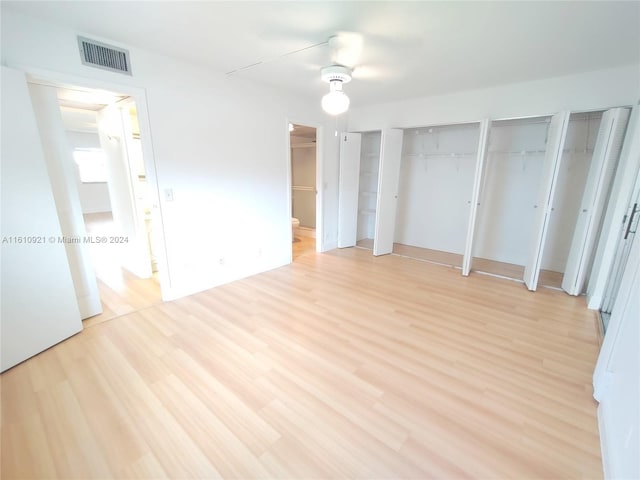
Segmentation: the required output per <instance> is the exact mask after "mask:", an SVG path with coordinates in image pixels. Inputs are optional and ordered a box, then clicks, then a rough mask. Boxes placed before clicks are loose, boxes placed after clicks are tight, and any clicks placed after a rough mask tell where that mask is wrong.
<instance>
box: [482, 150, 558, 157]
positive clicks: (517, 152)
mask: <svg viewBox="0 0 640 480" xmlns="http://www.w3.org/2000/svg"><path fill="white" fill-rule="evenodd" d="M487 153H488V154H489V155H521V156H525V155H544V154H545V153H546V150H514V151H510V150H489V152H487Z"/></svg>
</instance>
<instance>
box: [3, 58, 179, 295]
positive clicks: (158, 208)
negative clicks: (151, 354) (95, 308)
mask: <svg viewBox="0 0 640 480" xmlns="http://www.w3.org/2000/svg"><path fill="white" fill-rule="evenodd" d="M7 66H8V67H9V68H13V69H16V70H20V71H22V72H24V73H25V75H26V77H27V81H29V80H34V81H40V82H42V83H45V84H49V85H53V86H56V87H64V86H73V87H80V88H87V89H93V90H107V91H110V92H117V93H121V94H123V95H128V96H130V97H133V98H134V100H135V102H136V105H137V114H138V123H139V127H140V133H141V134H140V141H141V143H142V154H143V158H144V168H145V174H146V176H147V182H148V184H149V191H150V192H151V193H152V204H153V208H152V209H151V215H152V222H153V223H154V225H157V229H154V230H157V231H156V232H155V238H156V240H157V245H155V244H154V250H156V249H157V252H155V253H156V257H157V258H158V259H160V260H161V262H159V263H160V265H161V266H160V268H159V269H158V277H159V281H160V290H161V293H162V300H163V301H168V300H171V299H172V298H173V294H172V292H171V272H170V268H169V262H168V257H167V249H166V239H165V235H164V231H165V228H164V218H163V214H162V204H161V202H160V198H161V197H160V188H159V185H158V177H157V173H156V172H157V169H156V158H155V155H154V152H153V143H152V141H151V135H152V131H151V124H150V121H149V110H148V103H147V94H146V90H145V89H144V88H140V87H134V86H131V85H127V84H124V83H117V82H112V81H105V80H101V79H94V78H89V77H81V76H79V75H75V74H68V73H61V72H57V71H53V70H47V69H42V68H37V67H32V66H29V65H23V64H9V65H7Z"/></svg>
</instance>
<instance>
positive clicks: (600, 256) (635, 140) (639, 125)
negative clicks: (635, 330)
mask: <svg viewBox="0 0 640 480" xmlns="http://www.w3.org/2000/svg"><path fill="white" fill-rule="evenodd" d="M639 172H640V106H638V105H636V106H635V107H633V111H632V112H631V116H630V118H629V125H628V126H627V133H626V134H625V139H624V146H623V147H622V152H621V153H620V161H619V162H618V167H617V168H616V176H615V179H614V181H613V185H612V186H611V196H610V198H609V203H608V205H607V213H606V214H605V218H604V222H603V224H602V235H601V237H600V240H599V241H598V248H597V250H596V254H595V257H594V261H593V268H592V270H591V275H590V279H589V284H588V285H587V306H588V307H589V308H591V309H593V310H598V309H602V310H603V311H605V312H610V311H611V310H610V307H608V308H606V307H605V305H604V303H603V302H604V298H605V297H606V296H607V294H606V291H607V290H609V280H608V278H609V276H610V275H613V272H614V270H615V269H616V268H617V267H616V265H617V262H618V261H619V259H620V255H619V252H622V250H623V249H624V246H623V245H624V244H625V243H626V240H625V239H624V238H623V237H624V236H625V234H626V230H627V228H626V226H627V223H625V220H630V219H631V213H632V208H633V204H634V203H635V202H634V200H633V199H634V198H639V197H638V193H637V192H638V191H639V190H640V185H638V183H637V182H640V176H639ZM636 178H637V180H636V187H635V188H634V186H633V185H634V179H636ZM633 192H636V193H633ZM636 216H638V214H636ZM627 237H628V235H627Z"/></svg>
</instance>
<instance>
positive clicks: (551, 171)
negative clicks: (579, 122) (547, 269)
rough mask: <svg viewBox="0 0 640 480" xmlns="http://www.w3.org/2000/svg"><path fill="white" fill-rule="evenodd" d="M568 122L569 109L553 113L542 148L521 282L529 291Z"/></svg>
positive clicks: (534, 278) (537, 269)
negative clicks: (545, 144)
mask: <svg viewBox="0 0 640 480" xmlns="http://www.w3.org/2000/svg"><path fill="white" fill-rule="evenodd" d="M568 125H569V112H560V113H557V114H555V115H554V116H553V117H552V118H551V123H550V124H549V131H548V134H547V146H546V148H545V154H544V164H543V166H542V179H541V181H540V189H539V191H538V197H537V199H536V204H535V205H534V206H533V207H534V209H535V220H534V227H533V238H532V240H531V246H530V247H529V255H528V257H527V263H526V264H525V266H524V283H525V285H526V286H527V288H528V289H529V290H531V291H535V289H536V288H537V286H538V276H539V274H540V264H541V263H542V253H543V250H544V241H545V238H546V236H547V229H548V227H549V219H550V218H551V212H552V206H553V195H554V193H555V187H556V181H557V179H558V172H559V170H560V168H559V167H560V161H561V159H562V151H563V149H564V139H565V137H566V135H567V127H568Z"/></svg>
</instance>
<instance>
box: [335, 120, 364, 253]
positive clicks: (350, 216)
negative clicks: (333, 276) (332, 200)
mask: <svg viewBox="0 0 640 480" xmlns="http://www.w3.org/2000/svg"><path fill="white" fill-rule="evenodd" d="M361 144H362V135H360V134H359V133H342V134H341V135H340V178H339V186H338V192H339V193H338V248H345V247H354V246H355V245H356V235H357V232H358V189H359V181H360V146H361Z"/></svg>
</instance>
